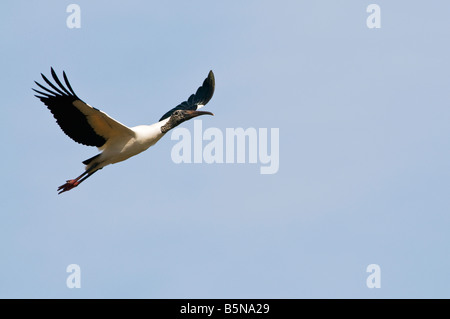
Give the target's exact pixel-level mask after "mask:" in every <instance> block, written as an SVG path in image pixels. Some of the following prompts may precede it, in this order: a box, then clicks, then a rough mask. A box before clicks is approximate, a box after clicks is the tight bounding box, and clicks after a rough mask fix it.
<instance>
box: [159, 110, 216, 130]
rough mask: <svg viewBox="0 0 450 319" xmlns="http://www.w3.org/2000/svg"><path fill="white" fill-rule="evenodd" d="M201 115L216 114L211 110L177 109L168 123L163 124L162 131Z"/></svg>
mask: <svg viewBox="0 0 450 319" xmlns="http://www.w3.org/2000/svg"><path fill="white" fill-rule="evenodd" d="M200 115H214V114H212V113H211V112H206V111H194V110H176V111H175V112H173V113H172V115H171V116H170V118H169V121H167V123H166V124H164V125H163V126H161V132H162V133H166V132H168V131H169V130H171V129H173V128H174V127H176V126H178V125H180V124H181V123H183V122H184V121H187V120H190V119H192V118H194V117H197V116H200Z"/></svg>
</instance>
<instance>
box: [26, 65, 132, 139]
mask: <svg viewBox="0 0 450 319" xmlns="http://www.w3.org/2000/svg"><path fill="white" fill-rule="evenodd" d="M51 73H52V77H53V80H54V81H55V82H56V85H57V86H58V87H57V86H56V85H54V84H53V83H52V82H50V81H49V80H48V79H47V78H46V77H45V76H44V75H43V74H42V73H41V75H42V78H43V79H44V81H45V82H46V83H47V84H48V85H49V87H50V88H51V89H49V88H46V87H45V86H43V85H41V84H39V83H38V82H36V81H35V83H36V84H37V85H38V86H39V87H40V88H41V89H42V90H44V91H45V92H42V91H38V90H35V89H33V91H35V92H37V93H38V94H40V95H35V96H36V97H37V98H39V99H40V100H41V101H42V102H43V103H44V104H45V105H47V107H48V109H49V110H50V112H52V114H53V116H54V118H55V119H56V122H57V123H58V125H59V126H60V127H61V129H62V130H63V131H64V133H66V134H67V135H68V136H69V137H70V138H71V139H73V140H74V141H75V142H77V143H80V144H84V145H87V146H97V147H101V146H103V145H104V144H105V143H106V141H107V140H108V139H110V138H111V137H114V136H117V135H133V134H134V132H133V131H132V130H131V129H130V128H128V127H127V126H125V125H123V124H121V123H119V122H118V121H116V120H114V119H113V118H111V117H109V116H108V115H107V114H106V113H104V112H102V111H100V110H98V109H96V108H94V107H92V106H90V105H88V104H86V103H85V102H83V101H82V100H81V99H80V98H79V97H78V96H77V95H76V94H75V92H74V91H73V89H72V87H71V86H70V83H69V81H68V80H67V76H66V73H65V72H63V77H64V82H65V84H66V87H64V85H63V84H62V83H61V81H60V80H59V79H58V76H57V75H56V73H55V71H54V70H53V68H51ZM46 92H47V93H46Z"/></svg>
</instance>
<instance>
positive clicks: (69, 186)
mask: <svg viewBox="0 0 450 319" xmlns="http://www.w3.org/2000/svg"><path fill="white" fill-rule="evenodd" d="M96 171H98V169H96V168H95V166H93V167H91V168H90V169H88V170H87V171H85V172H84V173H83V174H81V175H80V176H78V177H77V178H75V179H69V180H67V181H66V183H65V184H64V185H61V186H59V187H58V194H61V193H64V192H67V191H70V190H71V189H72V188H75V187H77V186H78V185H80V184H81V183H82V182H83V181H84V180H85V179H86V178H88V177H89V176H91V175H92V174H94V173H95V172H96Z"/></svg>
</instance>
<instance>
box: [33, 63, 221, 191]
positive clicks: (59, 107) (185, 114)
mask: <svg viewBox="0 0 450 319" xmlns="http://www.w3.org/2000/svg"><path fill="white" fill-rule="evenodd" d="M51 74H52V77H53V79H54V81H55V83H56V85H57V86H58V87H57V86H56V85H55V84H53V83H52V82H51V81H49V80H48V79H47V78H46V77H45V76H44V75H43V74H42V73H41V76H42V78H43V79H44V81H45V82H46V83H47V84H48V85H49V86H50V88H51V89H49V88H46V87H45V86H43V85H41V84H39V83H38V82H36V81H35V83H36V84H37V85H38V86H39V87H40V88H41V89H42V90H44V91H45V92H43V91H38V90H35V89H33V90H34V91H35V92H37V93H38V94H39V95H35V96H36V97H37V98H39V99H40V100H41V101H42V102H43V103H44V104H45V105H47V107H48V109H49V110H50V112H52V113H53V116H54V118H55V119H56V122H57V123H58V125H59V126H60V127H61V129H62V130H63V131H64V133H66V134H67V135H68V136H69V137H70V138H72V139H73V140H74V141H75V142H78V143H80V144H83V145H87V146H96V147H97V148H98V149H99V150H101V151H102V152H101V153H100V154H97V155H95V156H93V157H91V158H89V159H87V160H85V161H83V164H85V165H86V167H85V171H84V172H83V173H82V174H81V175H80V176H78V177H77V178H75V179H69V180H67V181H66V183H65V184H63V185H61V186H59V187H58V194H61V193H63V192H66V191H68V190H71V189H72V188H74V187H76V186H78V185H79V184H80V183H82V182H83V181H84V180H85V179H86V178H88V177H89V176H91V175H92V174H94V173H95V172H97V171H98V170H100V169H102V168H103V167H105V166H106V165H109V164H114V163H118V162H121V161H124V160H126V159H128V158H130V157H132V156H135V155H137V154H139V153H141V152H143V151H145V150H146V149H148V148H149V147H150V146H152V145H154V144H155V143H156V142H158V140H159V139H160V138H161V137H163V136H164V135H165V134H166V133H167V132H168V131H169V130H171V129H173V128H174V127H176V126H177V125H179V124H181V123H183V122H184V121H187V120H189V119H192V118H194V117H196V116H199V115H206V114H208V115H214V114H213V113H211V112H204V111H197V110H198V109H199V108H201V107H203V106H204V105H206V103H208V102H209V100H210V99H211V98H212V96H213V94H214V87H215V80H214V74H213V72H212V71H209V74H208V77H207V78H206V79H205V80H204V82H203V84H202V86H200V87H199V88H198V89H197V91H196V93H195V94H192V95H191V96H190V97H189V98H188V99H187V100H186V101H184V102H182V103H180V104H179V105H178V106H176V107H174V108H173V109H171V110H170V111H168V112H167V113H165V114H164V115H163V116H162V117H161V118H160V119H159V121H158V122H157V123H154V124H152V125H139V126H135V127H127V126H125V125H124V124H122V123H120V122H118V121H116V120H114V119H113V118H111V117H110V116H108V115H107V114H106V113H104V112H102V111H100V110H98V109H96V108H94V107H92V106H90V105H89V104H87V103H85V102H83V101H82V100H81V99H80V98H79V97H78V96H77V95H76V94H75V92H74V91H73V89H72V87H71V86H70V83H69V81H68V79H67V76H66V73H65V72H64V71H63V77H64V82H65V84H66V86H64V85H63V84H62V83H61V81H60V80H59V79H58V76H57V75H56V73H55V71H54V70H53V68H51Z"/></svg>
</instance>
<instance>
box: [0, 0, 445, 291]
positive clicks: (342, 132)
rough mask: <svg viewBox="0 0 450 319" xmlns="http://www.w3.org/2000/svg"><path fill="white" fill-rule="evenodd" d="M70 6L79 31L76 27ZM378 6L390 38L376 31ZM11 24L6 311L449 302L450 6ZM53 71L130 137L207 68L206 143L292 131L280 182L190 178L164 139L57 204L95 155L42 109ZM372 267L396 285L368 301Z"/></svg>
mask: <svg viewBox="0 0 450 319" xmlns="http://www.w3.org/2000/svg"><path fill="white" fill-rule="evenodd" d="M70 3H76V4H78V5H79V6H80V8H81V28H80V29H69V28H67V26H66V19H67V17H68V15H69V13H67V12H66V7H67V6H68V5H69V4H70ZM371 3H376V4H378V5H379V6H380V8H381V28H380V29H369V28H367V26H366V19H367V17H368V15H369V13H367V12H366V8H367V6H368V5H369V4H371ZM1 8H2V10H1V19H0V37H1V40H2V41H1V43H2V44H1V46H0V48H1V54H2V59H1V61H0V64H1V69H2V74H3V76H2V77H0V85H1V87H2V92H3V94H2V98H3V103H2V104H3V108H2V109H3V113H2V117H1V122H2V125H1V132H2V134H1V135H0V136H1V141H0V142H1V145H2V156H1V157H0V162H1V164H2V167H3V173H2V176H3V179H2V184H1V186H0V187H1V189H2V192H1V194H2V195H1V200H0V207H1V213H0V242H1V243H2V244H1V245H0V256H1V259H0V297H2V298H449V297H450V294H449V289H448V286H449V284H450V276H449V269H450V258H449V254H448V252H449V248H450V247H449V243H450V234H449V226H450V215H449V211H450V197H449V196H448V194H449V190H450V184H449V177H450V164H449V163H450V151H449V150H450V148H449V145H450V126H449V125H448V122H449V119H450V109H449V107H448V101H449V100H450V90H448V85H449V78H448V74H449V73H450V72H449V71H450V65H449V60H448V57H449V56H450V46H449V44H448V39H449V35H450V34H449V33H450V22H449V21H448V17H447V16H448V14H447V12H448V11H449V10H450V4H448V3H446V2H443V1H431V2H426V3H425V2H423V1H421V2H418V1H417V2H414V3H411V2H410V1H395V2H392V1H376V2H368V1H366V2H364V1H359V0H358V1H356V0H354V1H339V2H337V1H331V0H329V1H325V0H324V1H281V2H280V1H278V2H275V1H245V2H242V1H240V2H238V1H228V2H227V3H218V2H211V1H190V2H189V3H187V2H182V1H168V2H165V3H160V2H150V1H127V2H126V3H125V2H122V1H94V2H93V1H77V2H64V1H63V2H61V1H39V2H37V1H34V2H26V1H15V2H9V3H3V4H2V5H1ZM51 66H53V67H54V68H55V70H56V71H57V73H58V74H61V73H62V71H63V70H65V71H66V73H67V75H68V77H69V79H70V81H71V84H72V87H73V88H74V90H75V92H76V93H77V94H78V96H80V97H81V98H82V99H83V100H85V101H86V102H87V103H89V104H90V105H93V106H95V107H97V108H99V109H101V110H103V111H105V112H106V113H108V114H109V115H110V116H112V117H113V118H116V119H117V120H119V121H121V122H122V123H124V124H127V125H129V126H135V125H139V124H152V123H154V122H156V121H157V120H158V119H159V118H160V117H161V116H162V114H164V113H165V112H166V111H167V110H169V109H170V108H172V107H173V106H175V105H177V104H178V103H179V102H182V101H184V100H185V99H186V98H187V97H188V96H189V95H190V94H192V93H194V92H195V90H196V89H197V87H198V86H199V85H200V84H201V83H202V81H203V79H204V78H205V77H206V75H207V73H208V71H209V70H210V69H212V70H213V71H214V73H215V76H216V91H215V95H214V97H213V99H212V100H211V101H210V103H209V104H208V105H207V107H206V108H205V110H208V111H211V112H213V113H214V114H215V116H214V117H204V118H203V119H202V125H203V128H204V129H206V128H208V127H214V128H218V129H220V130H222V131H223V132H225V130H226V128H238V127H242V128H250V127H253V128H256V129H258V128H278V129H279V132H280V140H279V147H280V153H279V159H280V166H279V171H278V172H277V173H276V174H273V175H261V174H259V167H260V165H259V164H251V163H244V164H206V163H202V164H194V163H192V164H175V163H174V162H173V161H172V159H171V149H172V147H173V146H174V145H175V144H176V143H177V141H173V140H171V138H170V135H167V136H165V137H164V138H163V139H162V140H160V141H159V142H158V144H156V145H155V146H154V147H152V148H150V149H149V150H148V151H146V152H145V153H142V154H140V155H138V156H136V157H134V158H132V159H130V160H127V161H126V162H123V163H119V164H115V165H111V166H108V167H106V168H105V169H103V170H102V171H100V172H99V173H97V174H95V175H94V176H93V177H91V178H90V179H88V180H87V181H86V182H85V183H83V184H82V185H81V186H80V187H78V188H76V189H74V190H72V191H70V192H67V193H64V194H62V195H59V196H58V195H57V192H56V188H57V186H59V185H61V184H62V183H64V181H65V180H66V179H69V178H73V177H75V176H77V175H79V174H80V173H81V172H82V170H83V165H82V164H81V161H83V160H85V159H87V158H89V157H91V156H93V155H95V154H97V150H96V149H95V148H89V147H85V146H82V145H79V144H77V143H75V142H73V141H71V140H70V139H69V138H68V137H67V136H65V135H64V134H63V133H62V131H61V130H60V129H59V127H58V126H57V125H56V123H55V121H54V119H53V117H52V115H51V114H50V112H49V111H48V110H47V109H46V108H45V106H44V105H43V104H42V103H41V102H40V101H39V100H38V99H36V98H35V97H34V96H33V92H32V91H31V88H32V87H34V83H33V81H35V80H39V79H40V73H41V72H42V73H44V74H47V75H48V74H49V72H50V67H51ZM182 127H184V128H187V129H189V130H190V131H191V132H193V122H192V121H191V122H186V123H183V124H182ZM169 134H170V133H169ZM70 264H77V265H79V266H80V269H81V288H79V289H77V288H74V289H69V288H68V287H67V286H66V279H67V277H68V276H69V274H68V273H67V272H66V267H67V266H68V265H70ZM370 264H378V265H379V266H380V268H381V288H373V289H369V288H368V287H367V286H366V278H367V277H368V275H369V273H367V272H366V267H367V266H368V265H370Z"/></svg>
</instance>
